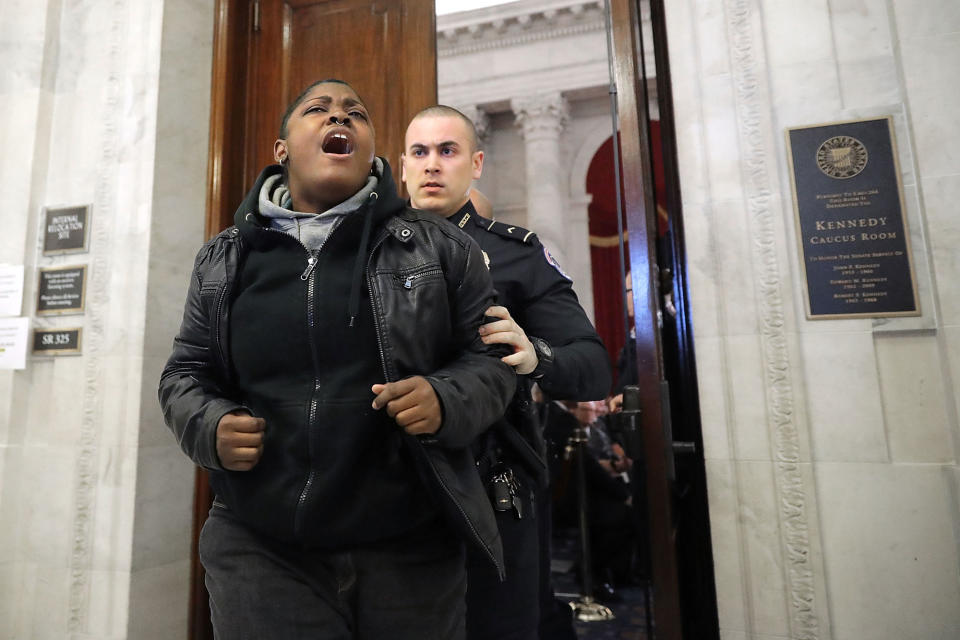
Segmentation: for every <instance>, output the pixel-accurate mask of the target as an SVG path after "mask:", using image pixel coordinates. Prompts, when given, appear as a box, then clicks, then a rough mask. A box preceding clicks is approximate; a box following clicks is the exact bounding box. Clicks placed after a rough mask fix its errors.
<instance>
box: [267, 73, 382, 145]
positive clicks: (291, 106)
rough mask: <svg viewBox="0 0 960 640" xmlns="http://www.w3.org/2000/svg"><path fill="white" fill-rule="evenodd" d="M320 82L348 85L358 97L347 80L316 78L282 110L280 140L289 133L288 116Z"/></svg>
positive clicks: (361, 100) (361, 99)
mask: <svg viewBox="0 0 960 640" xmlns="http://www.w3.org/2000/svg"><path fill="white" fill-rule="evenodd" d="M321 84H342V85H343V86H345V87H348V88H349V89H350V90H351V91H353V92H354V93H356V94H357V97H358V98H360V94H359V93H357V90H356V89H354V88H353V87H352V86H350V83H349V82H345V81H344V80H340V79H339V78H326V79H324V80H317V81H316V82H313V83H311V84H310V86H308V87H307V88H306V89H304V90H303V91H301V92H300V95H298V96H297V97H296V98H294V99H293V102H291V103H290V104H289V105H288V106H287V110H286V111H284V112H283V118H282V119H281V120H280V134H279V135H278V136H277V137H278V138H280V139H281V140H285V139H286V137H287V134H288V133H289V132H288V131H287V124H288V123H289V122H290V116H292V115H293V112H294V110H295V109H296V108H297V107H299V106H300V103H301V102H303V101H304V100H305V99H306V98H307V94H309V93H310V92H311V91H313V88H314V87H316V86H318V85H321ZM360 102H363V98H360ZM363 104H364V105H366V103H365V102H363Z"/></svg>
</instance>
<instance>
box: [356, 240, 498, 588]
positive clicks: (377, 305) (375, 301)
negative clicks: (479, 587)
mask: <svg viewBox="0 0 960 640" xmlns="http://www.w3.org/2000/svg"><path fill="white" fill-rule="evenodd" d="M386 237H387V233H382V234H381V235H380V237H379V238H377V241H376V242H375V243H374V244H373V247H372V248H371V249H370V254H369V255H368V256H367V288H368V289H369V290H370V303H371V305H373V306H374V314H373V321H374V325H375V326H376V328H377V348H378V349H379V351H380V364H381V366H382V367H383V377H384V380H385V381H386V382H393V380H392V376H391V375H390V374H389V372H388V371H387V358H386V356H385V355H384V351H383V335H382V333H383V331H382V327H381V324H380V313H381V311H382V305H381V300H380V298H379V296H378V294H377V290H376V288H375V287H374V286H373V284H374V283H373V275H372V274H373V268H372V267H373V254H374V252H376V250H377V249H378V248H379V247H380V245H381V244H382V243H383V241H384V240H385V239H386ZM437 271H441V272H442V270H439V269H438V270H437ZM432 272H433V270H430V271H427V272H424V273H422V274H417V275H426V273H432ZM409 280H410V277H408V278H407V281H409ZM404 287H405V288H407V289H409V288H410V287H407V286H406V281H405V282H404ZM410 437H411V438H413V439H414V440H417V439H416V437H414V436H410ZM417 446H419V447H423V446H424V445H423V444H422V443H421V442H419V441H417ZM424 458H425V459H426V461H427V464H428V465H429V466H430V471H432V472H433V476H434V477H435V478H436V479H437V483H438V484H439V485H440V487H441V488H442V489H443V491H444V493H446V494H447V497H448V498H449V499H450V502H452V503H453V504H454V505H456V507H457V510H458V511H459V512H460V515H461V516H462V517H463V519H464V521H465V522H466V523H467V526H469V527H470V531H471V532H472V533H473V538H474V540H476V541H477V542H478V543H479V544H480V547H481V548H482V549H483V550H484V551H485V552H486V554H487V557H488V558H490V562H492V563H493V566H494V567H496V568H497V573H498V575H499V576H500V577H501V578H502V577H503V575H504V571H503V567H501V566H500V563H499V562H497V558H496V556H494V555H493V551H491V550H490V547H489V546H488V545H487V543H486V542H484V541H483V538H482V537H481V536H480V532H479V531H477V528H476V527H475V526H474V525H473V521H472V520H471V519H470V517H469V516H468V515H467V512H466V511H464V510H463V506H461V504H460V501H459V500H457V499H456V497H455V496H454V495H453V492H452V491H451V490H450V487H448V486H447V483H446V482H444V481H443V478H442V477H440V472H439V471H437V468H436V466H434V464H433V461H432V460H431V459H430V456H429V455H426V452H424Z"/></svg>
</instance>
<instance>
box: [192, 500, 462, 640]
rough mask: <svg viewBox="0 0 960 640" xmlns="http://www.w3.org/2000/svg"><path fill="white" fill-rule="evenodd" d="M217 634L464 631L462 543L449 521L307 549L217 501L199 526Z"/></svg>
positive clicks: (326, 637)
mask: <svg viewBox="0 0 960 640" xmlns="http://www.w3.org/2000/svg"><path fill="white" fill-rule="evenodd" d="M199 550H200V560H201V561H202V563H203V566H204V568H205V569H206V574H207V575H206V585H207V590H208V591H209V593H210V611H211V619H212V621H213V628H214V634H215V636H216V638H217V639H218V640H246V639H250V640H270V639H273V638H276V639H277V640H462V639H463V638H464V619H465V610H466V606H465V604H464V596H465V593H466V573H465V571H464V550H463V545H462V544H461V543H460V542H459V541H458V540H457V539H456V537H455V536H454V534H452V533H451V532H450V530H449V529H447V528H446V527H445V526H444V525H442V524H439V523H437V524H435V525H432V526H431V527H430V528H429V529H420V530H419V531H418V532H417V533H416V534H413V535H409V536H405V537H404V539H402V540H394V541H391V542H389V543H381V544H377V545H367V546H364V547H362V548H356V549H353V550H351V551H347V552H339V553H329V552H319V551H310V550H306V551H305V550H303V549H300V548H296V547H291V546H288V545H284V544H280V543H277V542H275V541H272V540H269V539H266V538H264V537H262V536H259V535H257V534H256V533H254V532H253V531H251V530H250V529H249V528H247V527H246V526H244V525H243V524H241V523H239V522H237V521H236V520H234V519H233V518H232V517H230V516H229V515H227V514H225V513H224V511H223V510H222V509H221V508H220V507H214V508H213V509H212V510H211V511H210V517H209V518H208V519H207V522H206V524H204V526H203V530H202V531H201V533H200V549H199Z"/></svg>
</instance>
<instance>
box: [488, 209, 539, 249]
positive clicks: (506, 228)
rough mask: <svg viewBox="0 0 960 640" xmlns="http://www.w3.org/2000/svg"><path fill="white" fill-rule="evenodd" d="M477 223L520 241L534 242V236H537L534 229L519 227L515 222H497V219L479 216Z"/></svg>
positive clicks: (500, 234)
mask: <svg viewBox="0 0 960 640" xmlns="http://www.w3.org/2000/svg"><path fill="white" fill-rule="evenodd" d="M477 224H478V225H480V226H482V227H483V228H484V229H486V230H487V231H489V232H490V233H495V234H497V235H498V236H502V237H504V238H510V239H511V240H517V241H518V242H523V243H524V244H533V240H534V238H536V237H537V234H535V233H534V232H533V231H528V230H527V229H524V228H523V227H518V226H517V225H515V224H506V223H503V222H497V221H496V220H487V219H486V218H481V217H480V216H477Z"/></svg>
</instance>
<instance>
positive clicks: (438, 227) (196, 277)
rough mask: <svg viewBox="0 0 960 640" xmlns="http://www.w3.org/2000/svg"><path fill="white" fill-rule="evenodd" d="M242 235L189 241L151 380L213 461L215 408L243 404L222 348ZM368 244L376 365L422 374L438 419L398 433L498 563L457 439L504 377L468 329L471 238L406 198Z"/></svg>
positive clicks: (190, 446) (488, 416)
mask: <svg viewBox="0 0 960 640" xmlns="http://www.w3.org/2000/svg"><path fill="white" fill-rule="evenodd" d="M243 245H244V239H243V236H242V235H241V233H240V231H239V230H238V229H237V228H236V227H230V228H228V229H226V230H225V231H223V232H221V233H220V234H219V235H217V236H216V237H214V238H213V239H211V240H210V241H209V242H207V243H206V244H205V245H204V246H203V247H202V249H201V250H200V252H199V254H198V255H197V259H196V264H195V267H194V272H193V277H192V278H191V282H190V287H189V290H188V293H187V301H186V305H185V308H184V315H183V321H182V324H181V327H180V332H179V334H178V335H177V337H176V339H175V340H174V346H173V352H172V354H171V356H170V358H169V360H168V362H167V365H166V367H165V368H164V371H163V374H162V376H161V379H160V385H159V397H160V404H161V406H162V408H163V412H164V417H165V419H166V422H167V425H168V426H169V427H170V429H171V430H172V431H173V433H174V435H175V436H176V438H177V441H178V442H179V443H180V446H181V448H182V449H183V451H184V452H185V453H186V454H187V455H189V456H190V457H191V459H192V460H193V461H194V462H195V463H196V464H198V465H200V466H202V467H205V468H207V469H210V470H211V471H212V472H214V473H224V474H230V473H238V472H229V471H224V470H223V469H222V467H221V465H220V462H219V459H218V457H217V453H216V428H217V424H218V423H219V421H220V418H222V417H223V416H224V415H225V414H226V413H228V412H230V411H232V410H235V409H241V408H243V407H242V405H241V403H240V402H239V399H240V398H242V394H240V393H239V392H238V391H237V390H236V389H235V388H234V386H233V381H232V377H231V373H230V372H231V363H230V361H229V349H228V348H227V345H228V344H229V332H230V306H231V305H230V301H231V299H232V294H233V293H234V292H233V286H234V283H235V282H236V278H237V274H238V272H239V269H240V265H241V262H242V260H243V257H244V252H245V250H246V249H245V247H244V246H243ZM370 246H371V251H370V254H369V258H368V262H367V275H366V278H367V286H368V287H369V290H370V292H371V300H372V302H373V309H374V315H375V321H376V327H377V334H378V338H379V352H380V360H381V365H382V368H383V373H384V377H385V379H386V380H387V381H394V380H397V379H400V378H401V377H403V376H404V375H412V374H413V373H421V374H423V375H425V377H426V378H427V379H428V380H429V381H430V383H431V384H432V385H433V387H434V389H435V390H436V393H437V396H438V398H439V400H440V402H441V405H442V407H443V416H444V417H443V425H442V428H441V429H440V431H439V432H438V433H437V434H436V435H435V436H432V437H427V438H424V437H416V438H415V437H412V436H407V437H406V438H405V441H406V442H407V444H408V446H409V447H410V450H411V451H412V453H413V458H414V459H415V460H416V462H417V465H418V467H419V468H418V471H419V472H420V473H421V475H422V477H423V478H424V480H425V481H426V482H427V484H428V486H430V487H431V488H432V489H433V493H434V495H435V497H436V498H437V502H438V504H440V505H441V507H442V508H443V510H444V512H445V514H446V515H447V519H448V521H449V522H450V523H451V524H452V525H453V526H455V527H456V528H457V529H459V530H460V532H461V533H462V534H463V535H464V537H465V539H467V540H468V541H472V542H473V543H475V544H476V545H478V546H479V548H480V549H481V550H482V551H483V552H484V553H486V555H487V556H488V557H489V558H490V559H491V561H492V562H494V564H495V565H496V566H497V569H498V570H499V571H500V573H501V575H502V573H503V562H502V548H501V543H500V535H499V532H498V530H497V526H496V521H495V518H494V515H493V510H492V508H491V505H490V500H489V498H488V497H487V495H486V492H485V490H484V487H483V485H482V483H481V481H480V478H479V476H478V474H477V470H476V466H475V463H474V460H473V456H472V454H471V453H470V450H469V447H468V445H469V444H470V443H471V442H472V441H473V440H474V439H475V438H476V437H477V435H479V434H480V433H481V432H482V431H483V430H484V429H485V428H486V427H487V426H488V425H490V424H492V423H493V422H494V421H495V420H496V419H497V418H498V417H499V416H501V415H502V414H503V411H504V409H505V408H506V405H507V403H508V402H509V400H510V398H511V396H512V395H513V392H514V389H515V385H516V378H515V375H514V373H513V370H512V369H511V368H510V367H509V366H507V365H505V364H503V363H502V362H501V361H500V359H499V355H500V354H499V353H498V352H495V351H492V350H491V348H490V347H487V346H486V345H484V344H483V343H482V342H481V341H480V340H479V336H478V334H477V327H478V326H479V325H480V323H481V322H482V319H483V312H484V311H485V310H486V308H487V306H489V304H490V303H491V302H492V301H493V298H494V291H493V288H492V284H491V281H490V277H489V273H488V272H487V269H486V268H485V266H484V262H483V257H482V254H481V252H480V249H479V247H477V245H476V244H475V243H474V242H472V241H471V240H470V239H469V238H468V237H467V236H466V235H465V234H463V233H461V232H460V230H459V229H457V228H456V227H454V226H453V225H452V224H450V223H448V222H447V221H445V220H440V219H438V218H437V217H436V216H433V215H430V214H424V213H420V212H417V211H415V210H411V209H401V210H400V211H399V212H398V213H396V214H394V215H392V216H391V217H390V218H388V219H387V220H386V221H385V222H384V224H383V225H382V226H381V227H380V229H378V230H377V231H376V232H375V235H374V236H373V238H372V240H371V243H370ZM398 274H404V277H405V278H407V277H409V276H410V275H419V276H422V277H423V279H424V280H426V281H428V282H424V283H423V284H420V285H418V286H417V287H416V288H415V289H414V290H413V291H414V292H415V295H416V296H417V298H416V300H415V303H414V304H411V303H410V298H409V296H410V295H411V291H409V290H405V289H404V287H402V286H400V287H398V286H397V285H396V279H397V277H398ZM418 309H419V310H420V312H419V313H417V310H418ZM424 310H426V313H425V312H424ZM306 473H307V471H306V470H304V477H305V476H306ZM278 498H279V496H278Z"/></svg>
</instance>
